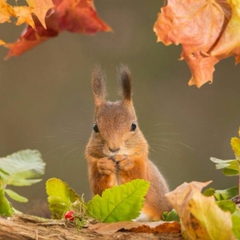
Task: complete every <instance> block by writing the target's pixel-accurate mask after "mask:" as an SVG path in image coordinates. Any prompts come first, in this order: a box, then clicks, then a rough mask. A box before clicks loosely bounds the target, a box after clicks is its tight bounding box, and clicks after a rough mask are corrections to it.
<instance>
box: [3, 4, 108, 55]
mask: <svg viewBox="0 0 240 240" xmlns="http://www.w3.org/2000/svg"><path fill="white" fill-rule="evenodd" d="M39 1H40V0H39ZM53 3H54V4H55V9H54V10H53V12H52V13H51V14H49V16H48V17H47V18H46V19H45V20H46V27H47V28H46V29H44V27H43V26H42V24H41V23H40V20H39V21H38V20H37V19H36V18H34V22H35V25H36V31H34V30H33V29H32V28H31V27H30V26H27V28H26V29H25V30H24V31H23V33H22V35H21V36H20V38H19V39H18V40H17V41H16V42H15V43H9V44H6V45H5V46H6V47H7V48H9V49H10V50H9V52H8V55H7V56H6V58H9V57H11V56H19V55H20V54H22V53H24V52H26V51H27V50H30V49H31V48H33V47H35V46H37V45H38V44H40V43H42V42H44V41H46V40H48V39H50V38H52V37H55V36H57V35H58V34H59V32H61V31H65V30H66V31H69V32H77V33H86V34H94V33H96V32H99V31H110V30H111V28H110V27H109V26H107V25H106V24H105V23H104V22H103V21H102V20H101V19H100V18H99V17H98V16H97V13H96V11H95V8H94V5H93V0H54V1H53Z"/></svg>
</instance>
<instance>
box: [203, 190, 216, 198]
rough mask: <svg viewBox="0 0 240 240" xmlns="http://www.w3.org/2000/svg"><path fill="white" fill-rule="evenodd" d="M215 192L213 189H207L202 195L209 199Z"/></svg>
mask: <svg viewBox="0 0 240 240" xmlns="http://www.w3.org/2000/svg"><path fill="white" fill-rule="evenodd" d="M215 192H216V190H215V189H214V188H208V189H206V190H205V191H204V192H203V195H204V196H206V197H210V196H212V195H214V194H215Z"/></svg>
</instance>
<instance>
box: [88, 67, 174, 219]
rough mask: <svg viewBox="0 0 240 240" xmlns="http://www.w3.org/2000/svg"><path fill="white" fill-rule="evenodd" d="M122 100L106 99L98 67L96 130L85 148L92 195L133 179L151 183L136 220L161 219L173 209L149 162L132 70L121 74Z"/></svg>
mask: <svg viewBox="0 0 240 240" xmlns="http://www.w3.org/2000/svg"><path fill="white" fill-rule="evenodd" d="M119 82H120V85H121V89H122V100H120V101H116V102H110V101H107V100H106V84H105V80H104V75H103V73H102V71H101V69H100V67H97V68H96V69H95V70H94V71H93V74H92V81H91V84H92V90H93V95H94V103H95V116H94V124H93V131H92V134H91V137H90V139H89V142H88V144H87V147H86V151H85V155H86V159H87V163H88V176H89V183H90V188H91V191H92V193H93V194H94V195H95V194H99V195H101V194H102V192H103V191H104V190H105V189H107V188H111V187H113V186H116V185H120V184H123V183H127V182H130V181H131V180H134V179H145V180H147V181H149V182H150V188H149V191H148V193H147V195H146V197H145V202H144V206H143V209H142V211H141V214H140V216H139V217H138V218H137V219H136V220H137V221H150V220H159V219H160V218H161V215H162V213H163V212H164V211H169V210H170V209H171V206H170V204H169V202H168V200H167V199H166V197H165V193H167V192H168V191H169V189H168V185H167V182H166V180H165V179H164V177H163V176H162V174H161V173H160V172H159V170H158V169H157V167H156V166H155V165H154V164H153V163H152V162H151V161H150V160H149V159H148V143H147V141H146V139H145V138H144V136H143V133H142V132H141V130H140V128H139V125H138V122H137V117H136V113H135V109H134V106H133V101H132V83H131V76H130V71H129V69H128V68H127V67H125V66H122V67H121V68H120V71H119Z"/></svg>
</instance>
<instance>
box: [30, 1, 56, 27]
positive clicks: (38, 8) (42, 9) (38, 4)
mask: <svg viewBox="0 0 240 240" xmlns="http://www.w3.org/2000/svg"><path fill="white" fill-rule="evenodd" d="M26 1H27V3H28V5H29V7H30V8H31V9H32V13H34V14H35V15H36V16H37V17H38V20H39V21H40V22H41V24H42V26H43V27H44V28H47V26H46V23H45V17H46V14H47V12H48V10H49V9H51V8H53V7H54V5H53V3H52V1H49V0H26ZM30 26H32V25H31V24H30Z"/></svg>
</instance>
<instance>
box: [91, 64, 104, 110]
mask: <svg viewBox="0 0 240 240" xmlns="http://www.w3.org/2000/svg"><path fill="white" fill-rule="evenodd" d="M104 78H105V77H104V74H103V72H102V70H101V67H100V66H96V67H95V68H94V70H93V73H92V82H91V83H92V90H93V95H94V102H95V105H96V106H99V105H101V104H102V103H104V102H105V97H106V84H105V80H104Z"/></svg>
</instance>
